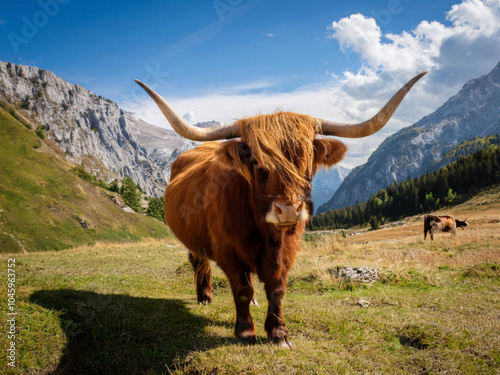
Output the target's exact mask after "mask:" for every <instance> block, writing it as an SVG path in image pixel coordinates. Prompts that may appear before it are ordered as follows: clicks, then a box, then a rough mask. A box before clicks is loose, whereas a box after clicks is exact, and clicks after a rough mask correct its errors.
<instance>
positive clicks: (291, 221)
mask: <svg viewBox="0 0 500 375" xmlns="http://www.w3.org/2000/svg"><path fill="white" fill-rule="evenodd" d="M307 219H309V212H308V210H307V207H306V204H305V203H304V202H303V201H302V202H290V201H288V200H284V199H277V200H275V201H274V202H273V203H272V204H271V208H270V210H269V212H268V213H267V215H266V222H268V223H272V224H276V225H277V226H280V227H288V226H291V225H295V224H297V223H298V222H302V221H306V220H307Z"/></svg>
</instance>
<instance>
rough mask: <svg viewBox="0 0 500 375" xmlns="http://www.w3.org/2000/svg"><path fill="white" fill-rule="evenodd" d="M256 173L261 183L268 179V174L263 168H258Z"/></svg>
mask: <svg viewBox="0 0 500 375" xmlns="http://www.w3.org/2000/svg"><path fill="white" fill-rule="evenodd" d="M257 173H258V175H259V179H260V180H261V181H266V180H267V179H268V177H269V172H268V171H266V170H265V169H264V168H258V169H257Z"/></svg>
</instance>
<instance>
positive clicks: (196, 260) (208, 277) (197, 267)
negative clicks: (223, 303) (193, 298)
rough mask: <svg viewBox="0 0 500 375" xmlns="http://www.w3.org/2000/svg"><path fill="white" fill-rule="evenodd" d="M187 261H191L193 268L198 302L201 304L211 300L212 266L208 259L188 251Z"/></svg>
mask: <svg viewBox="0 0 500 375" xmlns="http://www.w3.org/2000/svg"><path fill="white" fill-rule="evenodd" d="M189 262H191V265H192V266H193V270H194V280H195V282H196V295H197V296H198V302H199V303H203V304H207V303H210V302H212V286H211V284H212V266H211V265H210V262H209V260H208V259H207V258H201V257H198V256H196V255H194V254H192V253H191V252H190V253H189Z"/></svg>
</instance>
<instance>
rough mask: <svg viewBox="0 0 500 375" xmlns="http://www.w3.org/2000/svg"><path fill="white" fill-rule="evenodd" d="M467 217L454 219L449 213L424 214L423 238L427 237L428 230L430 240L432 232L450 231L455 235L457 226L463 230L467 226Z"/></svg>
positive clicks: (432, 235) (432, 237)
mask: <svg viewBox="0 0 500 375" xmlns="http://www.w3.org/2000/svg"><path fill="white" fill-rule="evenodd" d="M467 225H468V223H467V219H465V220H464V221H462V220H458V219H454V218H453V217H451V216H450V215H440V216H438V215H425V216H424V240H425V239H426V238H427V233H428V232H430V234H431V240H434V232H436V231H441V232H451V233H452V235H453V236H456V235H457V228H462V230H465V228H466V227H467Z"/></svg>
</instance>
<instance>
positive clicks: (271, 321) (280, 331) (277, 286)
mask: <svg viewBox="0 0 500 375" xmlns="http://www.w3.org/2000/svg"><path fill="white" fill-rule="evenodd" d="M285 285H286V279H285V280H283V279H279V280H275V281H273V282H270V283H266V284H265V290H266V296H267V301H268V308H267V318H266V323H265V325H264V328H265V330H266V332H267V336H268V337H269V338H270V339H271V340H273V342H274V343H275V344H278V345H279V346H281V347H284V348H291V344H290V342H289V341H288V329H287V328H286V324H285V321H284V320H283V314H282V312H281V300H282V299H283V296H284V295H285Z"/></svg>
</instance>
